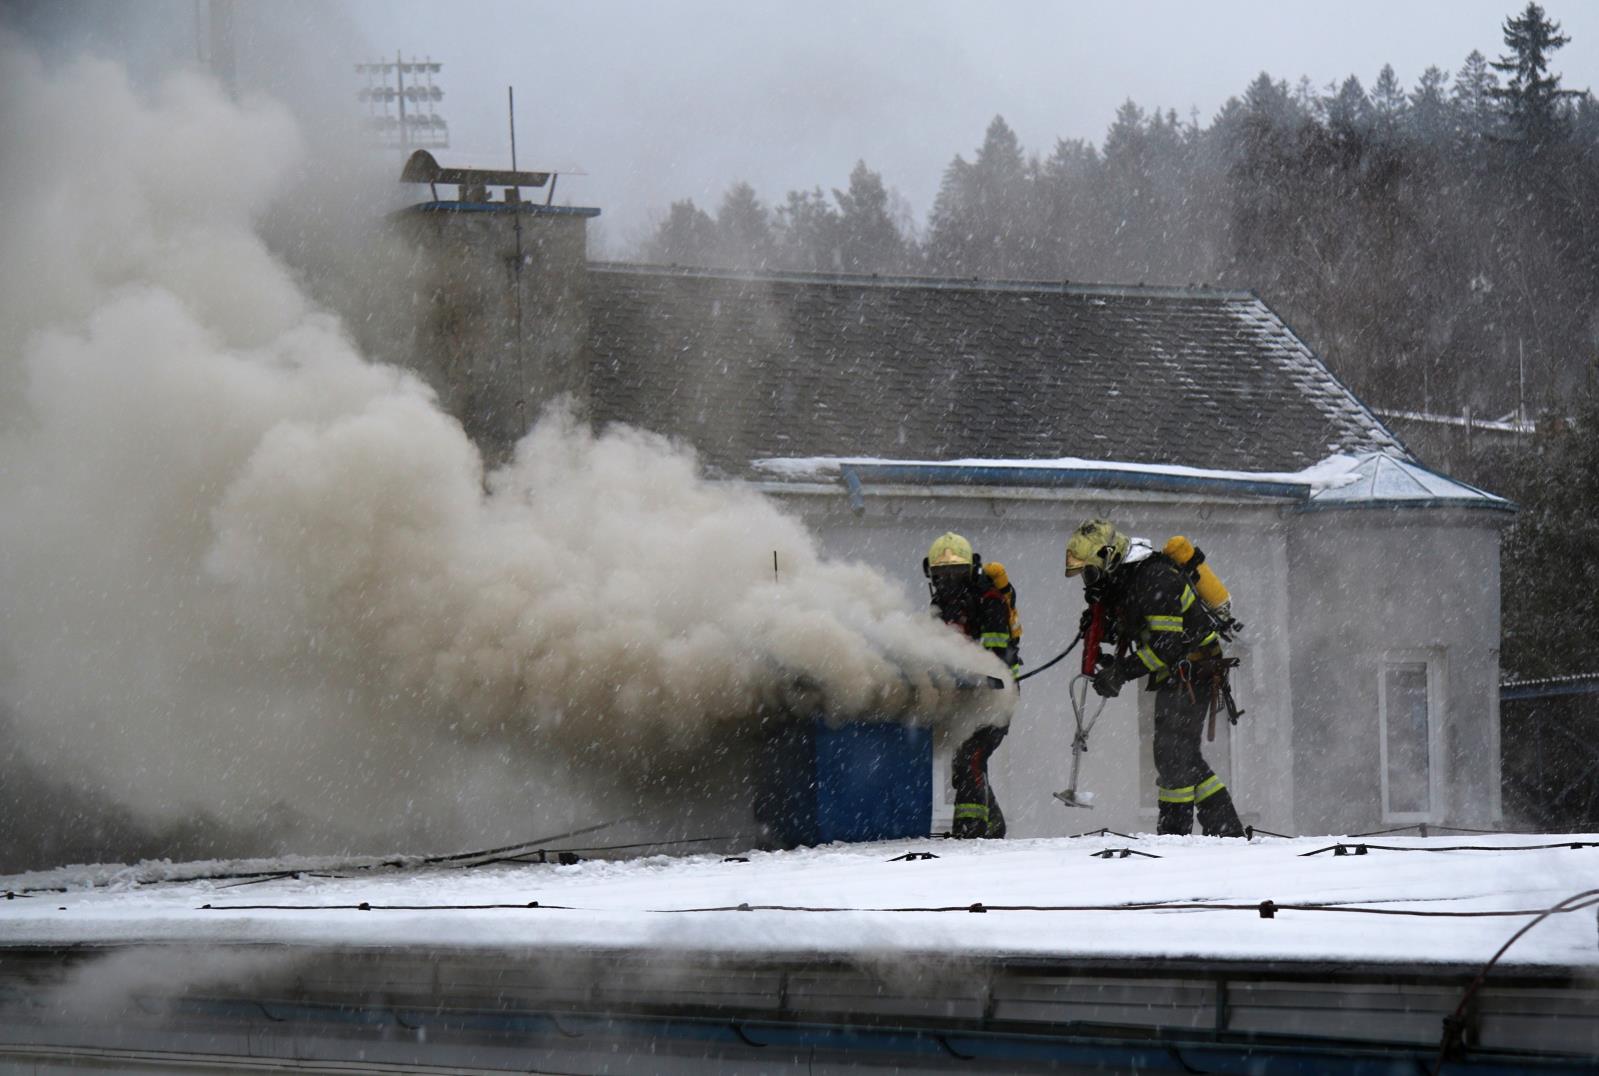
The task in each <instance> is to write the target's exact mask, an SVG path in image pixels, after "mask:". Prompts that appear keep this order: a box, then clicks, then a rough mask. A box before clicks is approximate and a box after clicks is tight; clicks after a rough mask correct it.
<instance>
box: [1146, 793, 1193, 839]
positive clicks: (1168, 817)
mask: <svg viewBox="0 0 1599 1076" xmlns="http://www.w3.org/2000/svg"><path fill="white" fill-rule="evenodd" d="M1193 831H1194V805H1193V803H1191V802H1190V803H1169V802H1167V801H1165V800H1162V801H1161V804H1160V818H1159V820H1158V821H1157V822H1156V823H1155V832H1156V833H1180V834H1183V835H1185V836H1186V835H1187V834H1189V833H1192V832H1193Z"/></svg>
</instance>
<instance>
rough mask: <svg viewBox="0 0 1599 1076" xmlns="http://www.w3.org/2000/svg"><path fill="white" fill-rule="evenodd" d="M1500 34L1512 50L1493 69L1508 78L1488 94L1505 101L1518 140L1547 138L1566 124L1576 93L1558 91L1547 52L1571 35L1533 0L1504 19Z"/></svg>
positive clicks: (1507, 113) (1558, 79)
mask: <svg viewBox="0 0 1599 1076" xmlns="http://www.w3.org/2000/svg"><path fill="white" fill-rule="evenodd" d="M1504 33H1505V45H1506V46H1507V47H1508V48H1509V49H1510V52H1509V53H1507V54H1506V55H1503V56H1501V57H1499V59H1498V61H1497V62H1495V63H1494V64H1493V68H1494V70H1495V71H1498V72H1501V73H1502V74H1504V75H1507V76H1508V77H1509V79H1510V81H1509V83H1508V84H1507V85H1506V86H1505V87H1504V88H1503V89H1494V90H1491V91H1489V92H1490V95H1491V96H1492V97H1493V98H1494V99H1495V100H1497V101H1500V102H1502V103H1503V105H1504V108H1505V115H1506V118H1507V119H1508V120H1509V121H1510V127H1511V130H1513V131H1514V132H1516V134H1517V135H1518V136H1519V137H1520V138H1521V139H1522V140H1524V141H1526V142H1530V143H1542V142H1545V141H1547V140H1549V139H1550V138H1552V137H1554V136H1556V135H1558V134H1559V133H1560V132H1561V130H1562V128H1563V127H1564V126H1565V123H1566V118H1567V117H1566V113H1567V110H1566V108H1565V102H1566V100H1567V99H1569V98H1572V97H1577V96H1580V95H1579V94H1578V93H1577V92H1576V91H1573V90H1562V89H1561V88H1560V76H1559V75H1552V74H1550V73H1549V54H1550V53H1552V52H1554V51H1555V50H1557V49H1559V48H1560V47H1561V46H1562V45H1565V44H1566V43H1567V42H1569V41H1570V40H1571V39H1570V38H1569V37H1566V36H1565V35H1564V34H1562V33H1561V32H1560V24H1559V23H1557V22H1555V21H1553V20H1552V19H1548V18H1546V17H1545V16H1544V10H1543V8H1541V7H1539V6H1538V5H1537V4H1536V3H1533V2H1532V0H1528V3H1527V7H1526V9H1525V10H1524V11H1522V13H1521V17H1520V18H1514V19H1513V18H1506V19H1505V24H1504Z"/></svg>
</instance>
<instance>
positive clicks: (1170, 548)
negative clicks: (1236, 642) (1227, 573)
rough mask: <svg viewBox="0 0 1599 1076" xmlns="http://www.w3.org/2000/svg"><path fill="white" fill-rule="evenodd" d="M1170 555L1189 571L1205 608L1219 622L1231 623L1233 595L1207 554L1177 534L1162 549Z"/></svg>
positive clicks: (1175, 561) (1195, 589)
mask: <svg viewBox="0 0 1599 1076" xmlns="http://www.w3.org/2000/svg"><path fill="white" fill-rule="evenodd" d="M1161 552H1163V553H1165V554H1166V556H1168V557H1170V558H1171V559H1172V561H1173V562H1174V563H1176V565H1177V566H1178V567H1179V568H1181V569H1183V571H1185V572H1187V573H1188V574H1189V575H1190V576H1191V577H1192V578H1193V580H1194V593H1196V594H1198V595H1199V600H1200V601H1202V602H1204V603H1205V608H1207V609H1209V610H1210V613H1211V615H1212V616H1214V617H1215V618H1216V620H1217V622H1219V623H1221V624H1231V623H1232V622H1233V605H1232V601H1233V599H1232V595H1231V594H1230V593H1228V591H1227V587H1226V586H1225V585H1224V584H1223V583H1222V581H1221V579H1220V577H1219V576H1217V575H1216V573H1215V572H1214V571H1213V570H1212V569H1211V567H1210V565H1209V564H1206V563H1205V554H1204V552H1203V551H1202V550H1199V549H1196V548H1195V547H1194V543H1193V542H1190V541H1189V540H1188V539H1187V538H1184V537H1183V536H1182V535H1180V534H1179V535H1176V536H1174V537H1172V538H1171V539H1170V540H1168V541H1167V542H1166V548H1165V549H1163V550H1161Z"/></svg>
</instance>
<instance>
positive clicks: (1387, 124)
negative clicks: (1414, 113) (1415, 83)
mask: <svg viewBox="0 0 1599 1076" xmlns="http://www.w3.org/2000/svg"><path fill="white" fill-rule="evenodd" d="M1409 109H1410V102H1409V101H1408V100H1407V99H1406V98H1405V91H1404V88H1403V87H1402V86H1400V85H1399V76H1398V75H1396V74H1394V66H1393V64H1383V65H1382V70H1381V71H1379V72H1378V73H1377V81H1376V82H1374V83H1373V84H1372V87H1371V111H1372V118H1373V120H1374V121H1375V124H1376V128H1377V131H1378V132H1379V133H1380V134H1382V135H1383V136H1385V137H1388V138H1392V137H1394V136H1395V135H1397V134H1398V133H1399V130H1400V127H1401V126H1402V125H1403V124H1404V122H1405V120H1406V118H1407V117H1406V113H1407V112H1408V111H1409Z"/></svg>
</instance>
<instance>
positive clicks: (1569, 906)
mask: <svg viewBox="0 0 1599 1076" xmlns="http://www.w3.org/2000/svg"><path fill="white" fill-rule="evenodd" d="M1595 905H1599V889H1587V890H1584V891H1583V892H1581V893H1573V894H1572V895H1571V896H1569V897H1567V898H1566V899H1565V900H1562V901H1560V902H1559V903H1557V904H1554V905H1551V906H1550V907H1548V908H1545V909H1544V910H1543V911H1542V912H1540V913H1538V917H1537V918H1536V919H1534V920H1533V921H1532V922H1530V923H1524V924H1523V925H1522V927H1521V929H1520V930H1518V931H1516V932H1515V933H1514V934H1512V935H1511V936H1510V937H1509V939H1508V940H1506V942H1505V944H1503V945H1501V946H1500V947H1499V951H1498V952H1497V953H1495V954H1494V955H1493V956H1491V957H1489V958H1488V963H1486V964H1484V965H1483V966H1482V970H1481V971H1479V972H1478V973H1477V976H1476V978H1474V979H1472V980H1471V985H1470V986H1468V987H1466V992H1465V993H1464V994H1462V995H1461V997H1460V1004H1459V1005H1456V1006H1455V1011H1454V1012H1453V1013H1451V1014H1450V1015H1449V1016H1448V1017H1447V1018H1446V1019H1445V1020H1444V1033H1443V1038H1442V1040H1441V1041H1440V1042H1439V1043H1438V1060H1437V1061H1436V1062H1434V1063H1433V1067H1432V1071H1433V1076H1438V1074H1439V1073H1440V1072H1442V1071H1443V1067H1444V1062H1445V1061H1446V1060H1448V1057H1449V1050H1450V1048H1451V1047H1452V1046H1454V1045H1455V1044H1456V1042H1457V1041H1458V1040H1459V1038H1460V1035H1461V1032H1462V1030H1463V1028H1462V1026H1461V1022H1460V1020H1461V1014H1462V1013H1464V1012H1465V1011H1466V1006H1467V1005H1469V1004H1471V999H1472V998H1473V997H1474V996H1475V995H1476V993H1477V990H1478V989H1479V988H1480V987H1481V986H1482V984H1483V983H1484V982H1485V981H1487V978H1488V972H1489V971H1491V970H1493V966H1494V965H1495V964H1497V963H1499V958H1500V957H1502V956H1504V955H1505V954H1506V953H1507V952H1509V951H1510V947H1511V946H1512V945H1515V944H1516V942H1518V941H1520V940H1521V938H1522V935H1524V934H1526V933H1527V931H1529V930H1531V929H1532V928H1533V927H1535V926H1537V925H1538V924H1539V923H1542V922H1543V921H1544V920H1545V919H1548V918H1549V917H1550V916H1551V915H1558V914H1561V913H1563V912H1580V911H1582V910H1583V909H1585V908H1592V907H1594V906H1595Z"/></svg>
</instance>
